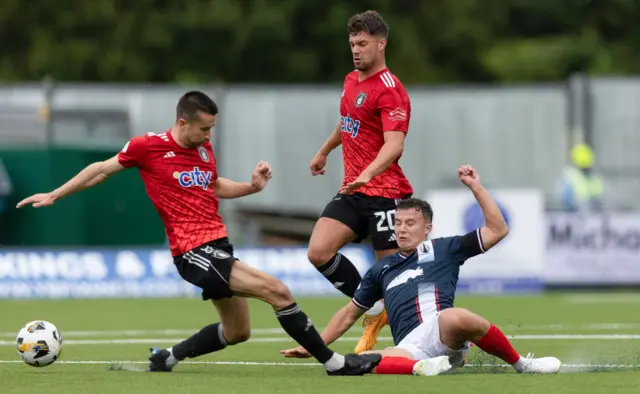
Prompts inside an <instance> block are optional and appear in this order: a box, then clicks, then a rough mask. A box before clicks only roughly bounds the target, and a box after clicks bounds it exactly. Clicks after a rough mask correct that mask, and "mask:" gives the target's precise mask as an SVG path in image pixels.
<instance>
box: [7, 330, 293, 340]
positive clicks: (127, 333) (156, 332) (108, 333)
mask: <svg viewBox="0 0 640 394" xmlns="http://www.w3.org/2000/svg"><path fill="white" fill-rule="evenodd" d="M201 329H202V328H193V329H184V328H174V329H166V330H96V331H92V330H85V331H66V330H61V331H62V335H63V336H65V337H102V336H139V335H146V336H149V335H192V334H195V333H196V332H198V331H200V330H201ZM251 333H252V334H256V335H261V334H284V333H285V331H284V330H283V329H282V328H254V329H252V330H251ZM17 334H18V332H17V331H16V332H9V331H5V332H0V338H4V337H15V336H16V335H17Z"/></svg>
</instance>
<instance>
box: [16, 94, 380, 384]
mask: <svg viewBox="0 0 640 394" xmlns="http://www.w3.org/2000/svg"><path fill="white" fill-rule="evenodd" d="M217 114H218V107H217V105H216V104H215V102H214V101H213V100H211V98H209V97H208V96H207V95H206V94H204V93H202V92H198V91H193V92H188V93H186V94H185V95H183V96H182V98H180V100H179V102H178V106H177V120H176V123H175V124H174V126H173V127H172V128H171V129H170V130H168V131H166V132H164V133H160V134H153V133H149V134H147V135H145V136H139V137H134V138H132V139H131V140H130V141H129V142H128V143H127V144H126V145H125V146H124V148H123V149H122V151H121V152H119V153H118V154H117V155H115V156H113V157H112V158H111V159H108V160H106V161H104V162H96V163H93V164H91V165H89V166H87V167H86V168H85V169H84V170H82V171H81V172H80V173H79V174H78V175H76V176H75V177H74V178H72V179H71V180H70V181H68V182H67V183H65V184H64V185H62V186H61V187H59V188H58V189H56V190H54V191H52V192H50V193H43V194H36V195H33V196H31V197H29V198H27V199H25V200H23V201H21V202H20V203H19V204H18V208H20V207H23V206H25V205H28V204H32V205H33V206H34V207H43V206H47V205H51V204H53V203H55V201H57V200H59V199H60V198H62V197H65V196H68V195H70V194H72V193H75V192H78V191H81V190H84V189H86V188H88V187H91V186H94V185H96V184H98V183H100V182H102V181H104V180H106V179H107V178H108V177H109V176H111V175H113V174H115V173H117V172H119V171H122V170H124V169H126V168H131V167H137V168H138V170H139V172H140V176H141V178H142V180H143V182H144V184H145V187H146V190H147V194H148V195H149V198H150V199H151V202H152V203H153V205H154V207H155V208H156V210H157V211H158V213H159V214H160V217H161V218H162V220H163V221H164V224H165V227H166V232H167V236H168V238H169V241H170V249H171V254H172V255H173V259H174V264H175V266H176V269H177V270H178V272H179V274H180V276H181V277H182V278H183V279H185V280H186V281H188V282H189V283H191V284H193V285H195V286H198V287H199V288H201V289H202V298H203V299H204V300H212V302H213V304H214V306H215V308H216V309H217V311H218V314H219V316H220V319H221V322H220V323H215V324H210V325H208V326H206V327H204V328H203V329H202V330H200V331H199V332H197V333H196V334H194V335H193V336H191V337H190V338H188V339H186V340H184V341H182V342H181V343H179V344H176V345H175V346H173V347H171V348H169V349H155V348H154V349H151V351H152V354H151V356H150V357H149V361H150V364H149V371H152V372H169V371H171V370H172V369H173V367H174V366H175V365H177V364H178V363H179V362H180V361H181V360H184V359H185V358H194V357H198V356H202V355H204V354H208V353H212V352H215V351H219V350H222V349H224V348H225V347H227V346H228V345H233V344H237V343H240V342H244V341H246V340H247V339H249V335H250V327H249V307H248V304H247V300H246V298H243V297H251V298H257V299H260V300H263V301H265V302H267V303H269V304H271V305H272V306H273V308H274V310H275V314H276V316H277V318H278V321H279V322H280V324H281V325H282V327H283V328H284V330H285V331H286V332H287V334H289V335H290V336H291V337H292V338H293V339H295V340H296V342H298V343H299V344H300V345H301V346H303V347H304V348H305V349H307V350H308V351H309V352H310V353H311V354H312V355H313V356H314V357H315V358H316V359H317V360H318V361H319V362H320V363H322V364H323V365H324V367H325V369H326V371H327V373H328V374H329V375H362V374H364V373H368V372H370V371H371V370H372V369H373V368H374V367H375V366H376V365H377V363H378V362H379V361H380V357H379V356H376V357H372V356H371V355H362V356H358V355H355V354H348V355H345V356H343V355H340V354H337V353H334V352H333V351H332V350H330V349H329V348H328V347H327V346H325V344H324V342H323V341H322V338H321V337H320V335H319V334H318V332H317V331H316V329H315V328H314V326H313V324H312V323H311V320H309V319H308V318H307V316H306V315H305V313H304V312H302V310H301V309H300V307H299V306H298V305H297V304H296V302H295V300H294V299H293V297H292V296H291V292H290V291H289V289H288V288H287V287H286V286H285V285H284V284H283V283H282V282H281V281H279V280H278V279H276V278H274V277H273V276H271V275H269V274H267V273H264V272H262V271H259V270H256V269H254V268H252V267H250V266H249V265H247V264H245V263H243V262H241V261H239V260H238V259H237V258H236V257H234V255H233V246H232V245H231V243H230V241H229V239H228V237H227V230H226V227H225V225H224V223H223V222H222V218H221V217H220V214H219V212H218V198H237V197H242V196H246V195H249V194H252V193H257V192H259V191H261V190H262V189H263V188H264V187H265V186H266V184H267V182H268V180H269V179H270V178H271V168H270V167H269V164H268V163H265V162H260V163H258V166H257V167H256V168H255V170H254V171H253V174H252V178H251V182H250V183H241V182H234V181H231V180H229V179H226V178H222V177H220V176H219V175H218V170H217V167H216V159H215V155H214V152H213V148H212V145H211V142H210V139H211V129H212V128H213V127H214V126H215V123H216V118H217Z"/></svg>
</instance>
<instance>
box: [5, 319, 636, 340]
mask: <svg viewBox="0 0 640 394" xmlns="http://www.w3.org/2000/svg"><path fill="white" fill-rule="evenodd" d="M499 326H500V327H501V328H502V329H504V330H507V331H509V330H513V331H518V330H541V331H547V330H561V331H564V330H596V331H598V330H624V329H628V330H633V329H640V323H578V324H565V323H555V324H529V325H527V324H523V325H520V324H499ZM318 329H320V330H321V329H323V328H322V327H319V328H318ZM198 331H200V328H191V329H185V328H173V329H162V330H158V329H147V330H144V329H136V330H63V334H64V336H65V337H67V338H69V337H100V336H114V337H118V336H124V337H129V336H132V337H133V336H145V337H147V338H148V337H149V336H152V335H160V336H162V335H191V334H193V333H195V332H198ZM349 331H351V332H362V329H360V328H359V327H354V328H352V329H351V330H349ZM251 333H252V334H254V335H268V334H285V331H284V330H283V329H282V328H254V329H252V330H251ZM16 334H17V331H16V332H11V331H4V332H0V338H15V336H16Z"/></svg>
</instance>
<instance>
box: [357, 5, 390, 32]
mask: <svg viewBox="0 0 640 394" xmlns="http://www.w3.org/2000/svg"><path fill="white" fill-rule="evenodd" d="M347 31H348V32H349V35H357V34H360V33H361V32H364V33H368V34H371V35H372V36H378V37H384V38H388V36H389V25H387V22H385V21H384V19H383V18H382V15H380V14H379V13H378V12H377V11H371V10H369V11H365V12H361V13H359V14H356V15H354V16H352V17H351V18H350V19H349V22H347Z"/></svg>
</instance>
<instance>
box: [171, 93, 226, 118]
mask: <svg viewBox="0 0 640 394" xmlns="http://www.w3.org/2000/svg"><path fill="white" fill-rule="evenodd" d="M198 111H200V112H204V113H206V114H209V115H217V114H218V106H217V105H216V103H215V101H213V100H212V99H211V97H209V96H207V95H206V94H204V93H202V92H200V91H197V90H192V91H190V92H187V93H185V94H183V95H182V97H180V100H178V105H177V106H176V116H177V118H178V119H180V118H182V119H185V120H193V119H195V118H196V116H197V113H198Z"/></svg>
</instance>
